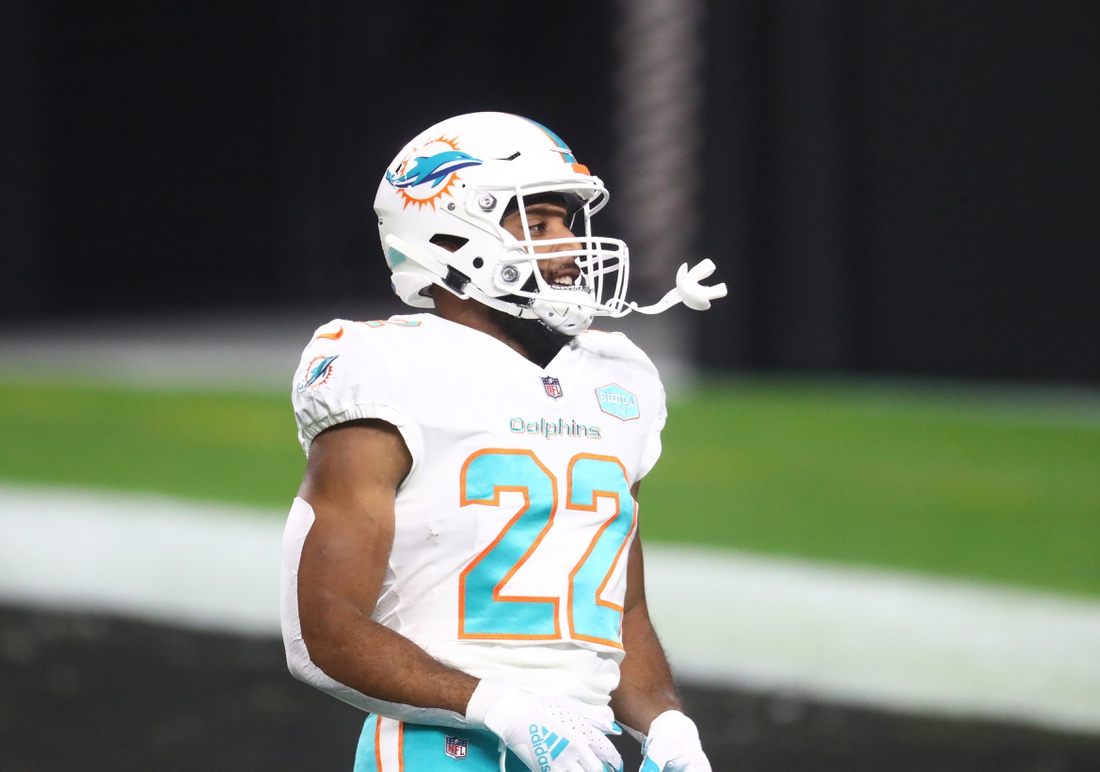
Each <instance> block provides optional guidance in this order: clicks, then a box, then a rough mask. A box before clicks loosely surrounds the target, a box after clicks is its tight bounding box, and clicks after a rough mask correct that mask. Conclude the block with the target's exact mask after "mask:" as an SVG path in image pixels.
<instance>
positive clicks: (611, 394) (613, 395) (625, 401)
mask: <svg viewBox="0 0 1100 772" xmlns="http://www.w3.org/2000/svg"><path fill="white" fill-rule="evenodd" d="M596 399H597V400H599V403H600V410H602V411H603V412H605V413H607V414H608V415H613V416H615V417H616V418H618V419H619V420H620V421H633V420H634V419H635V418H637V417H638V416H640V415H641V414H642V413H641V410H640V408H639V407H638V398H637V397H636V396H635V395H634V394H632V393H630V392H629V391H627V390H626V389H624V388H623V387H622V386H620V385H619V384H617V383H610V384H608V385H607V386H601V387H600V388H598V389H596Z"/></svg>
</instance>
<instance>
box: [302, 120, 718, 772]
mask: <svg viewBox="0 0 1100 772" xmlns="http://www.w3.org/2000/svg"><path fill="white" fill-rule="evenodd" d="M606 202H607V191H606V190H605V188H604V186H603V183H602V182H601V181H600V180H599V179H598V178H597V177H595V176H593V175H592V174H591V173H590V172H589V171H588V169H587V168H586V167H584V166H583V165H581V164H580V163H579V162H578V161H577V160H576V158H575V157H574V156H573V153H572V151H571V150H570V149H569V148H568V147H567V146H566V145H565V143H564V142H562V141H561V139H560V138H558V136H557V135H555V134H554V133H553V132H551V131H550V130H549V129H546V128H545V127H543V126H541V125H540V124H538V123H535V122H534V121H531V120H528V119H526V118H521V117H519V116H515V115H507V114H502V113H476V114H471V115H462V116H458V117H455V118H451V119H448V120H446V121H443V122H442V123H439V124H437V125H435V126H432V127H431V128H430V129H428V130H427V131H425V132H423V133H422V134H421V135H419V136H418V137H416V138H415V139H414V140H413V141H412V142H411V143H409V145H407V146H406V147H405V148H404V149H403V150H402V151H401V152H400V153H399V154H398V155H397V157H396V158H395V159H394V161H393V163H392V164H390V167H389V168H388V169H387V171H386V174H385V177H384V178H383V180H382V182H381V184H380V185H379V187H378V194H377V197H376V199H375V212H376V214H377V217H378V227H379V232H380V235H381V239H382V248H383V251H384V253H385V258H386V261H387V263H388V265H389V267H390V270H391V272H392V277H393V289H394V291H395V292H396V293H397V295H398V296H399V297H401V299H402V300H403V301H405V303H407V304H409V305H410V306H413V307H415V308H422V309H432V308H434V310H435V313H434V314H430V313H414V314H408V315H403V316H397V317H392V318H390V319H388V320H384V321H382V320H379V321H366V322H356V321H349V320H343V319H338V320H335V321H333V322H330V323H329V324H326V325H324V326H323V327H321V328H320V329H318V330H317V332H316V333H315V335H314V337H313V339H312V341H311V342H310V344H309V345H308V346H307V348H306V350H305V353H304V355H303V357H302V363H301V365H300V367H299V369H298V372H297V374H296V376H295V384H294V388H293V401H294V408H295V414H296V417H297V421H298V427H299V431H298V436H299V440H300V441H301V444H302V448H303V449H304V450H305V452H306V455H307V458H308V463H307V468H306V474H305V479H304V481H303V483H302V487H301V490H300V491H299V495H298V497H297V498H296V499H295V501H294V504H293V506H292V508H291V511H290V516H289V519H288V522H287V527H286V533H285V536H284V554H283V579H282V617H283V619H282V622H283V637H284V642H285V645H286V651H287V659H288V663H289V665H290V669H291V671H292V672H293V673H294V675H295V676H296V677H298V678H300V679H302V680H303V681H305V682H307V683H310V684H312V685H314V686H316V687H318V688H320V689H323V690H325V691H326V692H329V693H330V694H332V695H334V696H336V697H338V698H340V699H342V700H344V701H346V702H348V703H351V704H352V705H355V706H357V707H359V708H361V709H363V710H365V711H367V712H369V713H370V716H369V717H368V718H367V721H366V724H365V726H364V729H363V733H362V735H361V738H360V741H359V746H358V751H357V755H356V761H355V769H356V770H362V771H363V772H365V771H366V770H372V771H373V770H384V771H386V772H389V770H393V772H397V771H398V770H408V772H420V771H421V770H436V769H442V768H446V765H448V764H450V763H452V761H453V760H462V761H463V764H464V767H463V768H464V769H467V770H469V771H470V772H475V770H478V771H480V770H485V772H489V771H490V770H494V769H497V768H498V766H499V768H500V769H508V770H523V769H531V770H538V771H539V772H559V771H564V770H570V771H571V772H572V771H578V770H583V771H584V772H600V770H605V769H607V770H621V768H622V760H621V758H620V756H619V754H618V753H617V752H616V750H615V748H614V746H613V745H612V744H611V742H610V741H609V740H608V739H607V736H606V735H608V734H616V733H619V732H620V731H621V729H620V727H622V728H623V729H626V730H627V731H628V732H630V733H631V734H633V735H634V736H635V737H637V738H638V739H639V740H641V741H642V742H643V752H644V756H645V761H644V764H643V767H642V769H643V770H645V772H654V771H656V772H660V771H661V770H683V771H685V772H703V771H705V770H709V769H710V765H709V763H708V762H707V759H706V756H705V755H704V753H703V750H702V748H701V746H700V743H699V735H698V732H697V731H696V728H695V725H694V723H692V721H691V720H690V719H689V718H688V717H687V716H685V715H684V714H683V712H681V704H680V701H679V698H678V697H677V694H676V690H675V687H674V686H673V682H672V677H671V674H670V672H669V666H668V663H667V661H666V660H665V656H664V653H663V652H662V650H661V646H660V644H659V643H658V641H657V636H656V634H655V633H654V631H653V627H652V625H651V624H650V620H649V616H648V612H647V610H646V601H645V591H644V584H643V568H642V547H641V542H640V540H639V538H638V506H637V498H638V487H639V482H640V480H641V479H642V477H644V476H645V474H646V473H647V472H649V470H650V469H651V468H652V467H653V465H654V463H656V461H657V458H658V456H659V455H660V450H661V443H660V433H661V429H662V427H663V425H664V422H665V398H664V391H663V388H662V386H661V382H660V379H659V378H658V375H657V371H656V370H655V369H654V367H653V365H652V363H651V362H650V361H649V359H648V358H647V357H646V356H645V354H644V353H642V351H641V350H640V349H638V348H637V347H636V346H635V345H634V344H632V343H631V342H630V341H629V340H628V339H627V338H626V337H625V336H623V335H621V334H617V333H602V332H591V331H587V329H588V327H589V324H590V323H591V321H592V319H593V317H594V316H597V315H606V316H613V317H618V316H623V315H625V314H627V313H630V312H631V311H641V312H644V313H657V312H660V311H662V310H664V309H665V308H668V307H670V306H671V305H673V304H675V303H677V302H681V301H683V302H685V303H686V304H687V305H689V306H691V307H692V308H696V309H700V310H701V309H704V308H706V307H708V306H709V304H710V300H711V299H713V298H716V297H721V296H722V295H724V294H725V288H724V286H723V285H717V286H713V287H708V286H703V285H701V284H700V283H699V280H700V279H702V278H705V277H706V276H708V275H709V274H710V273H711V271H713V265H712V264H710V263H709V261H704V263H703V264H701V265H699V266H696V267H695V268H694V269H692V270H690V271H689V270H688V269H687V266H683V267H682V268H681V270H680V272H679V274H678V276H677V283H676V284H677V286H676V289H674V290H672V291H670V292H669V293H668V294H667V295H666V296H665V297H664V298H663V299H662V300H661V301H660V302H659V303H657V304H655V305H653V306H648V307H639V306H638V305H637V304H636V303H632V302H628V301H627V300H626V290H627V280H628V271H629V255H628V251H627V247H626V245H625V244H623V243H622V242H621V241H618V240H615V239H608V238H601V237H597V236H595V235H594V234H593V232H592V226H591V220H592V216H593V215H594V214H595V213H596V212H597V211H598V210H599V209H600V208H601V207H603V205H604V204H605V203H606Z"/></svg>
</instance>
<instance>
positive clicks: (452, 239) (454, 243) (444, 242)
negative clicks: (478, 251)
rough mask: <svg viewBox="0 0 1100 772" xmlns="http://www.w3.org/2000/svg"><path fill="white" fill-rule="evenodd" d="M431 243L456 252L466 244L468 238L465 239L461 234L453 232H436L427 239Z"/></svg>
mask: <svg viewBox="0 0 1100 772" xmlns="http://www.w3.org/2000/svg"><path fill="white" fill-rule="evenodd" d="M428 241H430V242H431V243H432V244H435V245H436V246H437V247H443V248H444V249H445V250H447V251H448V252H457V251H458V250H460V249H462V248H463V247H464V246H466V243H467V242H468V241H469V239H465V238H463V237H462V236H455V235H454V234H453V233H437V234H435V235H434V236H432V237H431V238H430V239H428Z"/></svg>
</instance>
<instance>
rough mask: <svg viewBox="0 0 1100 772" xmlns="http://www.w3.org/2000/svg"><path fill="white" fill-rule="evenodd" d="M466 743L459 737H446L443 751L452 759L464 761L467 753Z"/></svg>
mask: <svg viewBox="0 0 1100 772" xmlns="http://www.w3.org/2000/svg"><path fill="white" fill-rule="evenodd" d="M467 750H468V749H467V746H466V741H465V740H463V739H462V738H461V737H451V736H449V735H448V736H447V745H446V747H445V748H444V749H443V751H444V752H445V753H446V754H447V755H448V756H450V757H451V758H452V759H464V758H466V753H467Z"/></svg>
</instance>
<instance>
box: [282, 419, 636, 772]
mask: <svg viewBox="0 0 1100 772" xmlns="http://www.w3.org/2000/svg"><path fill="white" fill-rule="evenodd" d="M411 468H412V457H411V455H410V454H409V451H408V448H407V447H406V446H405V443H404V440H403V439H402V437H401V434H400V432H398V430H397V429H396V428H394V427H393V426H392V425H391V424H388V423H384V422H381V421H374V420H361V421H350V422H348V423H344V424H340V425H338V426H336V427H333V428H330V429H327V430H325V431H324V432H322V433H321V434H319V435H318V436H317V438H316V439H315V440H314V441H313V445H312V447H311V449H310V454H309V461H308V463H307V465H306V475H305V480H304V481H303V483H302V487H301V489H300V491H299V493H298V495H299V497H300V498H302V499H303V500H304V501H306V502H307V503H308V504H309V505H310V506H311V508H312V509H313V514H314V521H313V525H312V526H311V527H310V530H309V533H308V534H307V536H306V538H305V541H304V542H303V544H302V551H301V557H300V560H299V564H298V582H297V588H298V617H299V623H300V625H301V631H302V640H303V642H304V643H305V647H306V650H307V651H308V652H309V660H310V661H311V664H312V665H314V666H316V667H317V668H319V669H320V670H321V671H322V672H323V673H324V674H325V675H326V676H328V678H330V679H333V680H334V681H336V682H338V684H342V685H343V686H345V687H350V688H351V689H354V690H355V691H357V692H359V693H360V694H361V695H365V696H366V697H368V698H371V699H373V700H382V701H384V702H385V703H390V705H389V707H388V708H387V707H383V708H382V710H383V711H385V710H390V709H396V710H397V711H403V710H404V708H403V707H402V706H413V707H414V708H424V709H433V708H437V709H442V710H445V711H451V712H452V713H454V714H458V716H462V717H464V718H465V722H466V724H467V725H468V726H470V727H472V728H475V729H483V730H488V731H491V732H493V733H494V734H496V735H497V736H498V737H499V738H500V739H501V740H503V741H504V744H505V745H506V746H507V747H508V748H509V749H510V750H512V751H513V752H514V753H515V754H516V755H517V756H519V757H520V758H521V759H522V760H523V761H524V763H525V764H526V765H527V766H528V767H529V768H531V769H533V770H535V769H542V770H551V772H561V771H562V770H574V769H584V770H588V771H589V772H597V770H601V769H604V768H605V767H604V763H605V762H606V764H607V766H608V767H609V768H611V769H616V770H619V769H622V759H621V758H620V757H619V754H618V752H617V751H616V750H615V748H614V746H613V745H612V744H611V743H610V742H609V741H608V740H607V738H606V737H605V736H604V734H603V731H604V730H610V729H611V726H610V725H606V726H605V725H604V724H605V723H606V722H604V721H602V720H600V719H597V718H595V717H590V716H587V715H586V714H585V713H584V712H583V710H582V709H583V706H581V705H580V703H577V702H576V701H570V700H567V699H564V698H547V697H540V696H539V695H534V694H530V693H528V692H523V691H521V690H520V689H517V688H516V687H514V686H509V685H506V684H503V683H495V682H491V681H482V680H479V679H477V678H474V677H473V676H470V675H468V674H466V673H463V672H461V671H459V670H455V669H454V668H450V667H447V666H446V665H444V664H443V663H441V662H439V661H438V660H436V659H434V658H433V657H431V656H430V655H429V654H428V653H427V652H426V651H424V650H423V649H421V648H420V647H419V646H417V645H416V644H415V643H413V642H412V641H410V640H409V639H408V638H405V637H404V636H402V635H400V634H399V633H395V632H394V631H392V630H390V629H388V628H387V627H385V626H383V625H381V624H378V623H377V622H375V621H374V620H373V619H371V614H372V613H373V611H374V607H375V605H376V604H377V602H378V597H379V595H380V594H381V591H382V583H383V580H384V579H385V576H386V569H387V566H388V564H389V557H390V550H391V548H392V546H393V535H394V502H395V500H396V497H397V487H398V486H399V485H400V484H401V481H402V480H404V479H405V477H406V476H407V475H408V474H409V471H410V469H411ZM370 709H371V710H374V711H377V710H379V708H376V707H371V708H370ZM383 715H386V713H385V712H383ZM395 717H399V718H402V719H404V720H407V719H408V718H409V717H408V716H406V715H395ZM416 722H417V723H423V717H418V718H417V719H416ZM532 726H535V727H538V729H539V731H538V732H536V733H535V734H534V735H532V733H531V731H530V730H529V727H532ZM548 734H554V735H556V736H559V737H562V738H566V739H568V740H569V741H570V742H566V743H565V744H564V745H563V746H560V747H558V753H557V755H556V756H555V758H554V759H553V760H552V761H550V762H547V761H540V759H541V758H543V757H540V755H539V753H540V751H539V750H537V748H539V747H541V746H540V743H541V742H543V741H542V740H540V737H541V736H542V735H548Z"/></svg>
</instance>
